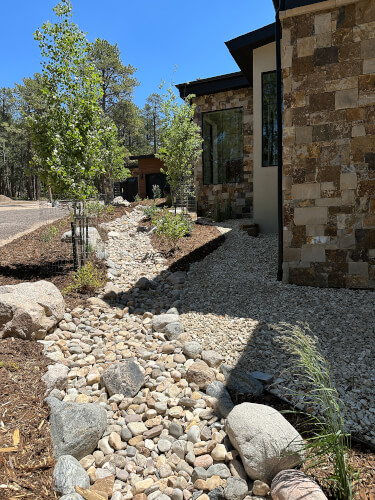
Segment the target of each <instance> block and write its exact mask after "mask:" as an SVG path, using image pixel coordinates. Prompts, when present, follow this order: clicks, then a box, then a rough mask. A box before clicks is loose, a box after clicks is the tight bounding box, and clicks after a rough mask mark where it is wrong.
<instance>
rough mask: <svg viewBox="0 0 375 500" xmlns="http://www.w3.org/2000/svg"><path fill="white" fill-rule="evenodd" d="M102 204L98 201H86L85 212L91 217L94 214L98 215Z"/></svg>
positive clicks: (101, 209)
mask: <svg viewBox="0 0 375 500" xmlns="http://www.w3.org/2000/svg"><path fill="white" fill-rule="evenodd" d="M103 208H104V207H103V205H102V204H101V203H100V201H88V202H87V203H86V214H87V216H88V217H92V216H93V215H95V216H96V217H100V215H101V214H102V211H103Z"/></svg>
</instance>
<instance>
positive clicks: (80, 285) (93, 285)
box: [63, 262, 105, 295]
mask: <svg viewBox="0 0 375 500" xmlns="http://www.w3.org/2000/svg"><path fill="white" fill-rule="evenodd" d="M104 283H105V276H104V273H103V271H100V270H99V269H98V268H97V267H95V266H94V264H93V263H92V262H88V263H87V264H86V265H84V266H83V267H81V268H80V269H78V271H76V272H75V273H74V277H73V283H72V284H71V285H69V286H67V287H66V288H64V290H63V295H68V294H69V293H72V292H78V293H93V292H95V291H96V290H98V289H99V288H101V287H102V286H103V285H104Z"/></svg>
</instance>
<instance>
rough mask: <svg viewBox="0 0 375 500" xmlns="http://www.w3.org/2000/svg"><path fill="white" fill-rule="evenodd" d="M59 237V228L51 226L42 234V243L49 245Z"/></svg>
mask: <svg viewBox="0 0 375 500" xmlns="http://www.w3.org/2000/svg"><path fill="white" fill-rule="evenodd" d="M56 235H57V227H56V226H49V228H48V229H47V230H46V231H44V233H42V241H43V243H47V242H48V241H51V240H52V239H53V238H54V237H55V236H56Z"/></svg>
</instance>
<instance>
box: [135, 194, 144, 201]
mask: <svg viewBox="0 0 375 500" xmlns="http://www.w3.org/2000/svg"><path fill="white" fill-rule="evenodd" d="M134 201H136V202H137V203H139V202H140V201H142V198H141V197H140V196H139V194H138V193H137V194H136V195H135V198H134Z"/></svg>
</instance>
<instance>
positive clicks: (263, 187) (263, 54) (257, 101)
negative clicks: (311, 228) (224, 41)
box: [253, 43, 278, 233]
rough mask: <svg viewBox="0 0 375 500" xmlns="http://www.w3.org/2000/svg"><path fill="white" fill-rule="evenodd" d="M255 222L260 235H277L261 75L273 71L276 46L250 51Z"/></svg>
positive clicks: (274, 180) (274, 186)
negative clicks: (264, 142) (264, 152)
mask: <svg viewBox="0 0 375 500" xmlns="http://www.w3.org/2000/svg"><path fill="white" fill-rule="evenodd" d="M253 67H254V71H253V74H254V81H253V88H254V222H255V223H257V224H259V229H260V231H261V232H262V233H277V230H278V221H277V211H278V206H277V166H272V167H263V166H262V73H264V72H267V71H274V70H276V44H275V43H270V44H268V45H264V46H263V47H259V48H258V49H255V50H254V52H253Z"/></svg>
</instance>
